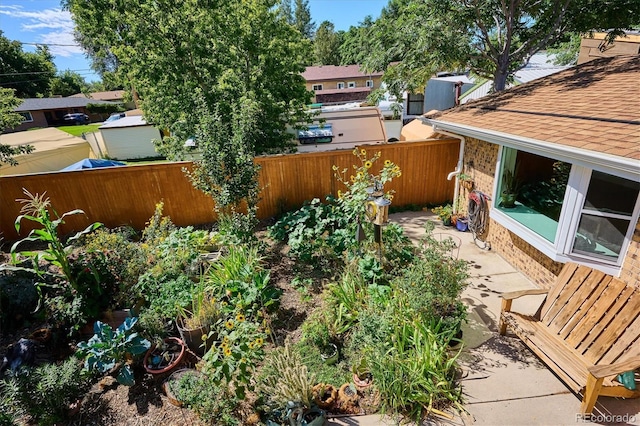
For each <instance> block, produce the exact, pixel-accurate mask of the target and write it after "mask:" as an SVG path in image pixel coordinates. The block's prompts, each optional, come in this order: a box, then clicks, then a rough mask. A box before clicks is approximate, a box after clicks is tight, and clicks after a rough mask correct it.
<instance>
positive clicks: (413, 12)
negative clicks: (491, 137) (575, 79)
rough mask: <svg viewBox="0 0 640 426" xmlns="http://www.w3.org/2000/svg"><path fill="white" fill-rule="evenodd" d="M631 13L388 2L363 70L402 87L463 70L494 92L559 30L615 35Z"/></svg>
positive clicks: (483, 0)
mask: <svg viewBox="0 0 640 426" xmlns="http://www.w3.org/2000/svg"><path fill="white" fill-rule="evenodd" d="M639 14H640V2H638V1H637V0H603V1H596V0H542V1H519V0H509V1H503V0H500V1H499V0H424V1H418V0H391V1H390V2H389V5H388V6H387V7H386V8H384V9H383V11H382V13H381V16H380V18H379V19H378V20H377V21H376V22H375V24H374V25H373V28H372V31H371V33H370V35H371V40H370V41H371V43H372V47H371V48H370V49H368V52H370V54H369V55H368V56H367V58H366V60H365V61H364V66H365V68H366V69H369V70H385V71H388V72H385V76H384V80H385V81H386V82H387V83H389V82H390V81H391V80H396V81H397V80H400V81H401V80H405V81H406V85H407V86H408V87H409V88H411V87H419V86H421V85H423V84H424V82H425V81H427V79H428V78H429V76H431V75H432V74H433V73H434V72H436V71H442V70H449V71H453V70H456V69H461V70H467V69H469V70H471V71H472V72H474V73H476V74H478V75H480V76H483V77H486V78H489V79H491V80H493V86H494V90H496V91H500V90H503V89H504V88H505V86H506V83H507V81H508V79H509V77H510V76H511V74H512V73H513V72H514V71H516V70H517V69H519V68H521V67H522V66H524V65H525V64H526V63H527V61H528V60H529V59H530V58H531V56H532V55H533V54H535V53H536V52H538V51H539V50H541V49H544V48H545V47H547V46H550V45H553V44H554V43H555V42H556V41H557V40H559V39H561V38H562V37H563V36H564V34H566V33H567V32H572V31H573V32H586V31H591V30H610V29H613V31H612V32H611V34H612V35H615V34H619V33H620V30H621V29H625V28H626V29H628V28H631V26H632V25H633V24H634V23H635V21H637V17H638V16H639ZM398 60H399V61H401V63H400V64H398V65H396V66H393V67H389V64H390V63H392V62H393V61H398ZM387 68H389V70H387ZM402 84H403V83H395V84H390V85H391V86H394V87H400V86H402Z"/></svg>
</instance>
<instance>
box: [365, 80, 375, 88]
mask: <svg viewBox="0 0 640 426" xmlns="http://www.w3.org/2000/svg"><path fill="white" fill-rule="evenodd" d="M364 85H365V87H371V88H373V80H367V81H366V82H365V83H364Z"/></svg>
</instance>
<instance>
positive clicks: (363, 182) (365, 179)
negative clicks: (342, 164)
mask: <svg viewBox="0 0 640 426" xmlns="http://www.w3.org/2000/svg"><path fill="white" fill-rule="evenodd" d="M353 155H355V156H356V157H357V159H358V161H359V162H360V164H359V165H358V164H354V165H352V166H351V167H352V169H351V170H350V169H348V168H344V169H342V170H340V169H339V168H338V166H333V172H334V176H335V177H336V179H337V180H338V182H340V183H342V184H343V185H344V186H345V187H346V189H345V190H344V191H343V190H339V191H338V203H339V204H340V206H341V208H342V210H343V211H344V212H345V214H346V215H347V216H348V217H349V219H351V220H350V222H352V223H354V222H360V221H362V220H363V218H364V215H365V204H366V203H365V202H366V201H367V198H368V197H369V196H370V195H371V194H370V192H369V191H370V188H373V187H374V186H377V187H379V188H384V185H385V184H386V183H388V182H391V181H392V180H393V179H394V178H398V177H400V176H402V172H401V171H400V167H398V165H396V164H395V163H393V162H392V161H391V160H384V164H383V166H382V168H378V167H374V165H375V163H376V162H377V161H378V160H379V159H380V157H381V156H382V153H381V152H379V151H378V152H376V153H374V154H373V155H371V154H369V153H368V152H367V150H366V149H364V148H355V149H354V150H353ZM374 169H378V172H377V173H375V174H374V173H373V170H374ZM393 192H394V191H387V192H385V193H384V197H385V198H387V199H389V200H392V199H393Z"/></svg>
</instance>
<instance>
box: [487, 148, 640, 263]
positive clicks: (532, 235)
mask: <svg viewBox="0 0 640 426" xmlns="http://www.w3.org/2000/svg"><path fill="white" fill-rule="evenodd" d="M499 163H500V164H499V167H498V173H497V174H496V183H495V194H498V196H497V197H495V199H494V201H493V203H494V205H493V207H494V208H493V209H492V211H491V217H492V218H493V219H494V220H496V222H498V223H500V224H501V225H503V226H505V227H506V228H508V229H509V231H511V232H513V233H515V234H516V235H518V236H519V237H521V238H523V239H524V240H525V241H527V242H528V243H529V244H531V245H532V246H534V247H535V248H537V249H538V250H540V251H541V252H543V253H544V254H546V255H547V256H549V257H550V258H552V259H553V260H556V261H560V262H567V261H573V262H579V263H583V264H586V265H589V266H593V267H598V268H599V269H601V270H603V271H605V272H607V273H610V274H614V275H615V274H617V273H618V272H619V270H620V267H621V266H622V261H623V259H624V253H625V250H626V248H627V246H628V244H629V241H630V240H631V237H632V236H633V231H634V227H635V224H636V222H637V220H638V214H639V212H640V182H638V181H637V180H630V179H627V178H624V177H621V176H616V175H613V174H610V173H606V172H604V171H600V170H594V169H591V168H589V167H587V166H584V165H578V164H571V163H567V162H563V161H559V160H556V159H553V158H549V157H544V156H541V155H536V154H533V153H528V152H524V151H520V150H516V149H513V148H508V147H503V148H502V151H501V154H500V161H499ZM510 194H515V197H508V195H510Z"/></svg>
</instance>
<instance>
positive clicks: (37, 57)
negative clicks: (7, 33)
mask: <svg viewBox="0 0 640 426" xmlns="http://www.w3.org/2000/svg"><path fill="white" fill-rule="evenodd" d="M52 61H53V56H51V53H50V52H49V49H48V48H47V47H46V46H37V47H36V51H35V52H25V51H24V50H22V44H21V43H20V42H18V41H12V40H9V39H8V38H6V37H4V36H3V32H2V31H0V87H5V88H8V89H14V90H15V96H17V97H18V98H35V97H39V96H46V95H47V94H48V93H49V84H50V82H51V80H52V79H53V77H54V76H55V73H56V67H55V65H54V64H53V62H52Z"/></svg>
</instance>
